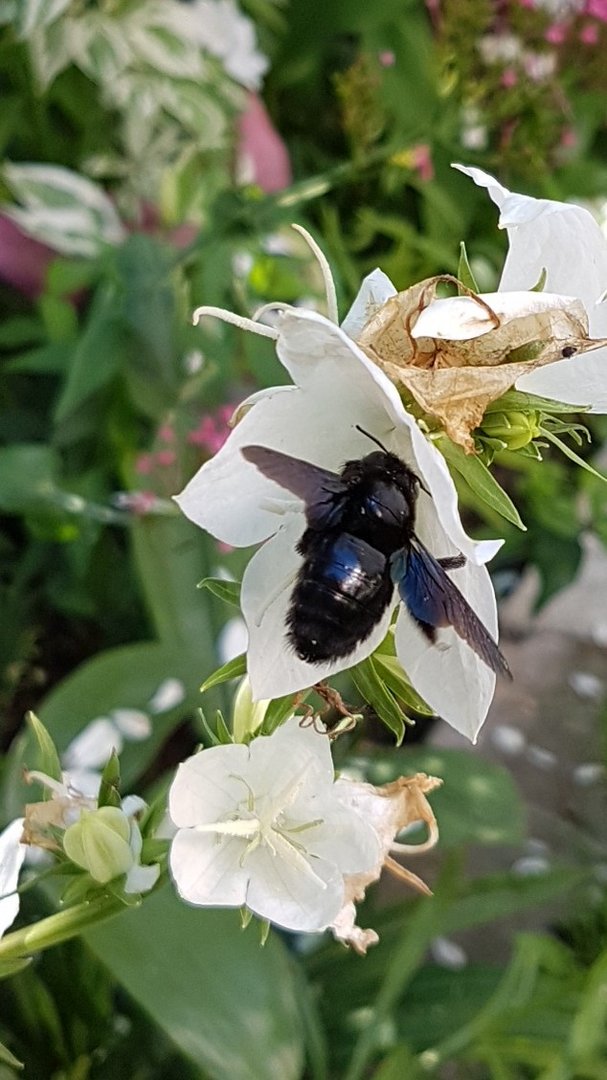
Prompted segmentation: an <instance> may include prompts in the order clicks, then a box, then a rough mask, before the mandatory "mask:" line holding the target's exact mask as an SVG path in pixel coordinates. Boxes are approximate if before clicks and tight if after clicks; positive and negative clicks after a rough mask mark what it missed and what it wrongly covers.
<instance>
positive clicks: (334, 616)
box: [241, 446, 508, 672]
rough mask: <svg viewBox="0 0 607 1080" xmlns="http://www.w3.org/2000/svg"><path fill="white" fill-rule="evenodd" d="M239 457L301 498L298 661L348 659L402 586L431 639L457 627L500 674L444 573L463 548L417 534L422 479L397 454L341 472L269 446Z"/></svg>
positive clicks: (293, 630) (290, 634)
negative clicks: (428, 541) (446, 550)
mask: <svg viewBox="0 0 607 1080" xmlns="http://www.w3.org/2000/svg"><path fill="white" fill-rule="evenodd" d="M241 452H242V454H243V456H244V457H245V458H246V460H247V461H250V462H251V463H252V464H253V465H255V466H256V467H257V468H258V469H259V471H260V472H262V473H263V474H264V476H267V477H269V479H271V480H274V481H276V483H278V484H280V485H281V486H282V487H284V488H286V489H287V490H289V491H292V492H293V493H294V494H295V495H297V496H298V497H299V498H301V499H303V500H304V502H305V505H306V520H307V528H306V530H305V532H304V533H303V536H302V537H301V539H300V541H299V543H298V545H297V551H298V552H299V554H300V555H302V557H303V562H302V565H301V568H300V570H299V573H298V575H297V579H296V582H295V585H294V587H293V592H292V595H291V600H290V604H289V609H288V612H287V619H286V622H287V638H288V641H289V643H290V645H291V646H292V647H293V649H294V650H295V652H296V654H297V656H299V658H300V659H301V660H305V661H306V662H308V663H311V664H314V663H324V662H326V661H331V660H337V659H341V658H342V657H345V656H348V655H349V654H350V653H351V652H353V650H354V649H355V648H356V646H357V645H358V644H360V642H362V641H364V640H365V639H366V638H367V637H369V635H370V634H371V632H372V630H373V628H374V627H375V626H376V625H377V624H378V622H379V621H380V619H381V618H382V616H383V614H384V612H385V611H386V608H387V607H388V605H389V604H390V601H391V600H392V596H393V593H394V588H395V586H398V589H399V593H400V595H401V598H402V600H403V601H404V603H405V604H406V606H407V608H408V610H409V612H410V614H411V615H412V617H413V618H414V619H415V621H416V623H417V624H418V626H419V628H420V630H421V631H422V633H424V634H425V636H426V637H427V638H428V640H429V641H430V642H434V641H435V639H436V629H437V627H441V626H452V627H453V628H454V630H455V631H456V633H457V634H459V636H460V637H461V638H463V639H464V640H465V641H466V642H467V643H468V644H469V645H470V647H471V648H472V649H474V651H475V652H476V653H477V654H478V655H479V656H480V657H481V658H482V659H483V660H484V661H485V663H486V664H487V665H488V666H489V667H490V668H492V669H493V670H494V671H502V672H507V671H508V665H507V664H506V661H505V659H504V657H503V656H502V654H501V653H500V651H499V649H498V647H497V645H496V643H495V642H494V640H493V638H492V637H491V635H490V634H489V632H488V631H487V629H486V628H485V627H484V626H483V624H482V622H481V621H480V619H479V618H478V616H477V615H476V613H475V612H474V611H473V610H472V608H471V607H470V605H469V604H468V601H467V600H466V599H465V597H464V596H463V595H462V593H461V592H460V591H459V589H458V588H457V586H456V585H455V584H454V583H453V582H452V581H451V579H450V578H449V576H448V575H447V573H446V570H449V569H456V568H457V567H459V566H462V565H463V563H464V562H465V559H464V557H463V556H462V555H456V556H451V557H447V558H444V559H436V558H435V557H434V556H433V555H431V553H430V552H429V551H428V550H427V548H425V547H424V545H423V544H422V543H421V541H420V540H419V539H418V537H417V536H416V535H415V511H416V504H417V497H418V494H419V488H420V487H421V486H422V484H421V481H420V479H419V477H418V476H416V474H415V473H414V472H413V471H412V469H410V468H409V467H408V466H407V465H405V463H404V462H403V461H401V460H400V458H398V457H397V456H396V455H395V454H391V453H389V452H388V451H386V450H383V449H382V450H381V451H373V452H372V453H370V454H367V455H366V456H365V457H363V458H359V459H357V460H355V461H348V462H346V464H345V465H344V467H343V468H342V470H341V471H340V472H339V473H333V472H329V471H328V470H326V469H321V468H319V467H318V466H316V465H312V464H310V463H309V462H306V461H302V460H300V459H299V458H293V457H291V456H289V455H288V454H283V453H281V452H279V451H277V450H270V449H269V448H268V447H263V446H245V447H243V448H242V451H241Z"/></svg>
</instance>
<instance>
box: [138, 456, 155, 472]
mask: <svg viewBox="0 0 607 1080" xmlns="http://www.w3.org/2000/svg"><path fill="white" fill-rule="evenodd" d="M153 470H154V458H153V455H152V454H139V457H138V458H137V460H136V462H135V472H136V473H139V475H140V476H149V475H150V473H151V472H153Z"/></svg>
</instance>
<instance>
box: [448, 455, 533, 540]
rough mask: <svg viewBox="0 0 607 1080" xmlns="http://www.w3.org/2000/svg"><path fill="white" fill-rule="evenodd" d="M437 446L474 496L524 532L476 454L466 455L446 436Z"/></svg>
mask: <svg viewBox="0 0 607 1080" xmlns="http://www.w3.org/2000/svg"><path fill="white" fill-rule="evenodd" d="M437 446H438V449H439V450H440V452H441V454H442V455H443V457H444V458H445V460H446V461H447V463H448V464H449V465H450V466H451V467H452V468H453V469H456V470H457V472H458V473H459V474H460V476H463V478H464V480H465V481H466V483H467V484H468V485H469V487H470V489H471V490H472V491H473V492H474V494H475V495H478V497H479V498H480V499H482V500H483V502H485V503H486V504H487V506H490V507H491V509H492V510H496V511H497V513H498V514H501V516H502V517H504V518H506V521H510V522H512V524H513V525H516V527H517V528H518V529H522V530H523V532H525V531H526V525H524V524H523V522H522V521H521V518H520V515H519V512H518V510H517V509H516V506H515V505H514V503H513V502H512V499H511V498H510V496H509V495H507V494H506V492H505V491H504V490H503V488H501V487H500V485H499V484H498V482H497V480H496V479H495V477H494V476H493V475H492V474H491V473H490V472H489V469H488V468H487V466H486V465H485V464H484V463H483V462H482V461H481V459H480V457H478V456H477V455H476V454H466V452H465V451H464V450H463V448H462V447H461V446H457V445H456V444H455V443H454V442H451V439H448V438H447V437H446V436H443V437H442V438H441V439H439V440H438V443H437Z"/></svg>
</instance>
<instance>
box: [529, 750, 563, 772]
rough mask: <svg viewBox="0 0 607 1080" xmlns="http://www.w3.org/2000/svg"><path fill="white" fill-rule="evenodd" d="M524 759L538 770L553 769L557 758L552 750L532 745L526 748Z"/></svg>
mask: <svg viewBox="0 0 607 1080" xmlns="http://www.w3.org/2000/svg"><path fill="white" fill-rule="evenodd" d="M525 757H526V758H527V761H528V762H530V764H531V765H536V766H537V768H538V769H545V770H546V771H547V770H549V769H554V766H555V765H556V763H557V761H558V758H557V756H556V754H555V753H554V752H553V751H552V750H547V749H546V747H545V746H536V745H534V744H532V745H531V746H528V747H527V750H526V752H525Z"/></svg>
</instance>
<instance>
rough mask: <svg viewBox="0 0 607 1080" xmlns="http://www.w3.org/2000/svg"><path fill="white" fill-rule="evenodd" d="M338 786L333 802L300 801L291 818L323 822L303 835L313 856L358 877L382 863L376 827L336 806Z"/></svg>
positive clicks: (346, 808) (333, 795) (353, 811)
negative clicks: (359, 874)
mask: <svg viewBox="0 0 607 1080" xmlns="http://www.w3.org/2000/svg"><path fill="white" fill-rule="evenodd" d="M327 741H328V740H327ZM337 785H339V781H337V784H336V786H335V788H334V789H333V791H332V792H331V797H330V798H329V797H326V798H324V799H323V798H316V799H301V800H298V802H297V803H295V805H294V806H293V808H292V816H293V817H294V818H295V819H297V820H301V821H302V822H306V821H308V822H309V821H314V820H320V824H319V825H318V826H317V827H315V828H310V829H308V830H306V831H305V832H304V833H303V834H302V841H303V842H304V843H305V845H306V850H307V851H308V852H309V853H310V854H311V855H314V856H316V857H317V858H321V859H325V860H326V861H327V862H330V863H333V864H334V865H335V866H337V867H338V868H339V870H340V872H341V873H342V874H358V873H361V872H362V871H364V870H370V869H371V867H373V866H375V865H376V864H377V863H378V862H379V861H381V859H383V856H382V857H381V859H380V844H379V839H378V836H377V833H376V831H375V829H374V828H373V826H372V825H370V824H369V822H368V821H365V820H364V818H363V817H361V815H360V814H358V813H357V812H356V811H355V810H353V809H352V808H350V807H346V806H338V805H336V800H335V794H337Z"/></svg>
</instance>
